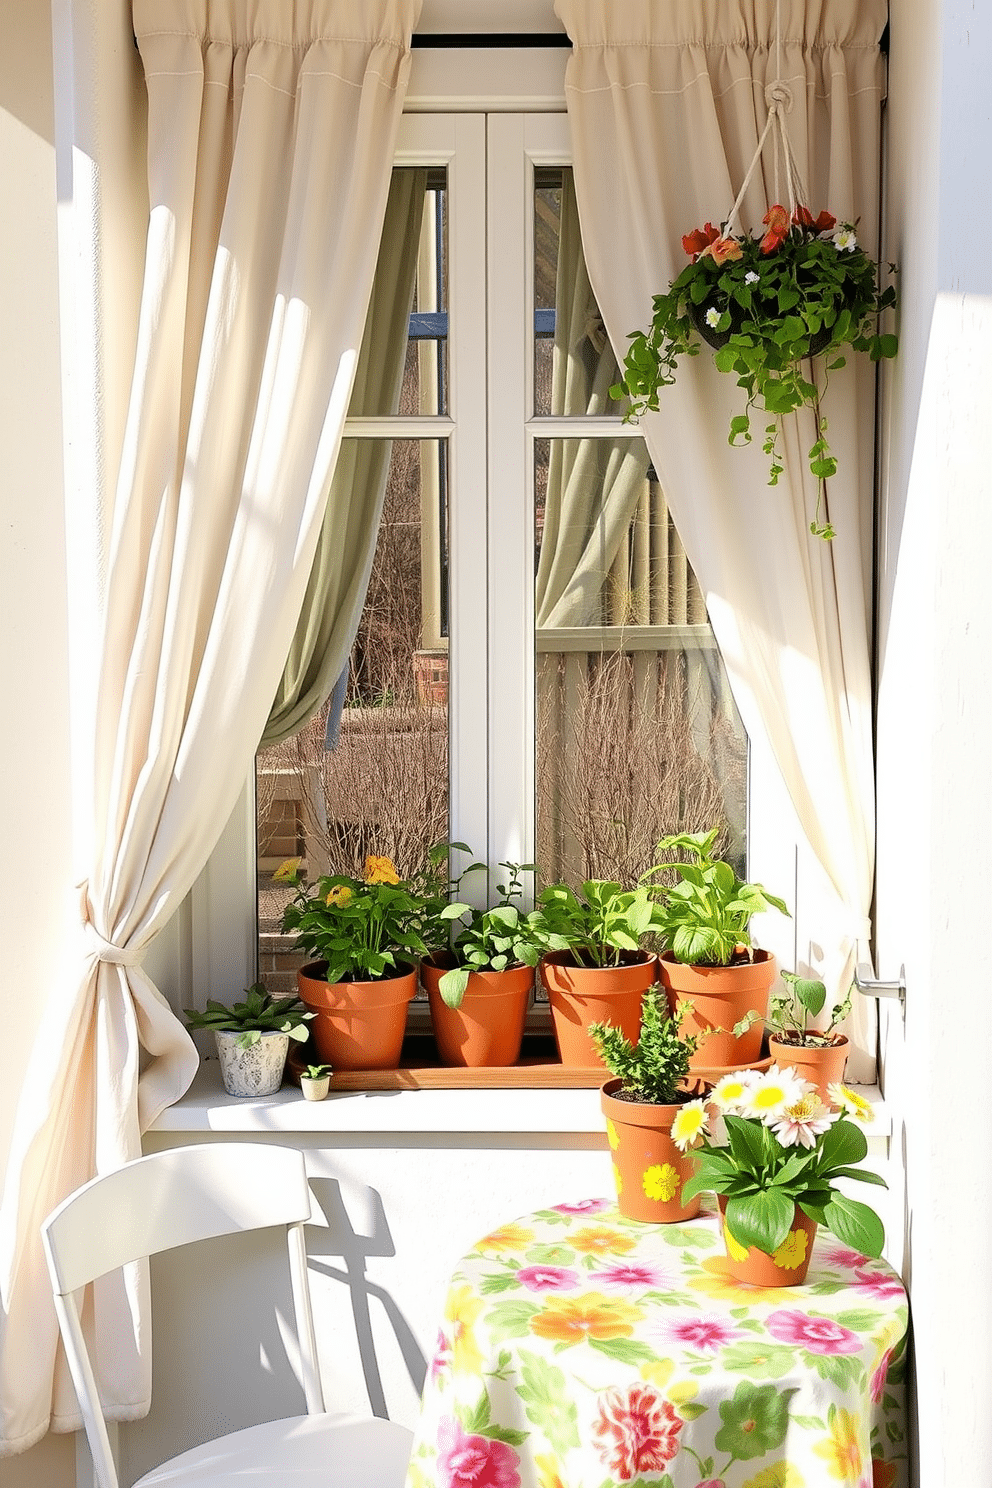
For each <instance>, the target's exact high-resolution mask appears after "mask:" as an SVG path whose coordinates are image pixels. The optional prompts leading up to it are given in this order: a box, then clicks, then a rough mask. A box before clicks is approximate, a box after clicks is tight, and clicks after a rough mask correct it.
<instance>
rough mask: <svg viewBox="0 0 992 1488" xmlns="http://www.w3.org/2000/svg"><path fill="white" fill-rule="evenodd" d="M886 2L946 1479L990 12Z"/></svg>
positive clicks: (911, 760)
mask: <svg viewBox="0 0 992 1488" xmlns="http://www.w3.org/2000/svg"><path fill="white" fill-rule="evenodd" d="M892 11H893V14H892V51H891V59H890V60H891V67H890V100H891V101H890V106H889V129H888V135H889V151H890V160H889V171H888V215H889V251H890V253H891V255H892V256H893V257H895V258H898V260H899V262H900V264H901V269H902V272H901V297H902V309H901V326H900V334H901V347H900V355H899V358H898V360H897V361H896V363H895V364H894V366H893V368H892V371H891V375H890V376H889V378H888V381H887V394H888V397H887V403H888V423H887V441H886V443H887V464H888V486H887V491H886V500H885V503H884V507H883V520H882V528H881V544H880V586H879V587H880V605H879V663H878V676H879V681H878V786H879V808H878V809H879V833H878V849H879V857H878V874H877V885H878V887H877V917H876V924H877V946H878V961H879V965H878V968H877V969H878V971H879V973H880V974H881V975H882V976H889V977H891V976H895V975H897V974H898V971H899V968H900V965H901V964H905V968H906V982H907V1004H906V1017H905V1026H903V1024H902V1020H901V1018H900V1017H899V1016H898V1014H895V1013H894V1014H892V1015H891V1016H890V1018H889V1028H888V1037H887V1048H886V1069H885V1081H886V1084H885V1088H886V1095H887V1097H888V1098H890V1099H891V1102H892V1104H893V1106H894V1107H895V1108H896V1109H897V1110H900V1111H902V1112H903V1113H904V1120H903V1123H902V1126H901V1130H899V1131H897V1133H896V1135H895V1137H894V1141H893V1148H894V1150H895V1151H896V1152H900V1151H901V1152H902V1154H903V1157H904V1164H905V1184H906V1197H907V1226H906V1235H905V1246H906V1276H907V1279H908V1280H909V1282H910V1286H911V1295H912V1298H913V1317H914V1337H915V1347H916V1361H917V1364H916V1368H917V1393H918V1400H919V1411H918V1432H919V1453H918V1458H919V1460H918V1473H919V1482H920V1483H922V1484H923V1485H925V1488H943V1485H945V1484H946V1485H947V1488H951V1485H957V1484H962V1483H977V1482H979V1481H983V1480H984V1477H985V1475H986V1473H987V1469H984V1468H982V1467H979V1466H978V1464H980V1463H986V1464H987V1462H988V1461H989V1459H990V1456H992V1417H990V1414H989V1409H988V1401H989V1396H990V1391H992V1288H990V1286H989V1282H988V1244H987V1241H986V1240H985V1238H984V1237H985V1236H986V1235H987V1233H988V1224H989V1219H990V1217H992V1170H990V1167H989V1164H988V1161H987V1157H986V1154H987V1153H988V1151H989V1149H990V1146H992V1115H990V1113H989V1108H988V1103H987V1102H985V1101H984V1099H983V1098H982V1096H981V1095H980V1094H979V1095H978V1098H977V1100H976V1101H975V1102H974V1104H973V1105H972V1106H970V1107H969V1115H968V1119H967V1125H966V1127H962V1126H961V1125H960V1124H958V1122H957V1121H956V1120H955V1118H954V1117H953V1116H951V1114H950V1112H951V1108H952V1106H957V1108H958V1109H964V1102H965V1101H966V1100H967V1099H968V1097H969V1094H971V1093H972V1092H982V1091H984V1089H985V1088H986V1087H987V1084H988V1080H989V1077H990V1075H992V1038H990V1034H992V1009H990V1000H989V995H988V985H987V981H986V979H985V978H984V977H983V976H982V975H981V972H980V971H979V972H978V975H976V970H977V968H978V967H979V965H980V963H979V961H978V957H977V955H976V952H977V951H978V950H979V948H980V947H981V945H982V942H983V929H984V926H985V925H986V924H987V922H988V916H989V907H988V893H987V889H986V882H987V878H988V866H987V865H988V852H989V843H990V841H992V788H990V772H989V766H988V759H989V748H988V740H989V733H990V726H992V701H990V698H992V694H990V687H989V683H990V676H989V673H990V665H989V658H990V656H992V606H990V604H989V564H988V555H989V554H990V553H992V482H990V477H989V473H988V472H989V462H988V457H987V444H988V431H989V423H990V413H992V363H990V359H989V356H988V345H989V335H990V332H992V263H990V259H989V255H988V252H987V248H986V246H985V245H986V244H987V243H988V240H989V232H990V230H992V199H990V194H989V191H988V180H989V170H988V154H989V145H990V135H992V130H990V113H989V92H988V67H989V62H990V59H992V9H990V8H989V7H988V6H983V5H975V4H972V3H970V0H967V3H966V0H943V3H941V0H893V6H892ZM962 1050H966V1051H967V1054H966V1058H965V1059H962V1057H961V1051H962ZM965 1237H968V1238H967V1239H966V1238H965ZM965 1340H966V1342H965Z"/></svg>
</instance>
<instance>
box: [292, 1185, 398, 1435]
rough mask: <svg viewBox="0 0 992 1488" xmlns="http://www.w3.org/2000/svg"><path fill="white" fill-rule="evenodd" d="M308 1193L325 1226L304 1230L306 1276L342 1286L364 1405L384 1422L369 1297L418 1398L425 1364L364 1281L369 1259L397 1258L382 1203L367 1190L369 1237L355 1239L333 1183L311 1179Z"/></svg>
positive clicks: (391, 1309) (385, 1297) (387, 1300)
mask: <svg viewBox="0 0 992 1488" xmlns="http://www.w3.org/2000/svg"><path fill="white" fill-rule="evenodd" d="M310 1190H311V1193H312V1195H313V1203H314V1206H315V1208H319V1209H320V1211H321V1212H322V1214H323V1216H324V1219H325V1221H326V1228H324V1226H322V1225H319V1224H318V1225H313V1224H311V1225H309V1226H308V1227H307V1252H308V1255H309V1260H310V1270H311V1272H315V1273H319V1274H320V1275H322V1276H326V1277H328V1278H329V1279H330V1280H331V1281H338V1282H341V1283H343V1284H344V1285H345V1286H346V1287H347V1288H348V1290H349V1292H350V1294H351V1309H352V1315H353V1317H354V1320H355V1336H356V1338H357V1340H358V1348H359V1353H360V1356H361V1361H362V1370H363V1373H364V1375H365V1387H366V1389H367V1390H368V1396H369V1405H370V1406H371V1409H372V1413H373V1415H376V1416H382V1417H386V1418H388V1416H389V1411H388V1409H387V1407H386V1396H385V1391H384V1390H383V1386H382V1379H381V1376H380V1373H379V1364H378V1360H377V1357H376V1347H375V1340H374V1337H373V1333H372V1319H371V1315H370V1311H369V1299H370V1297H374V1298H375V1299H376V1301H377V1302H378V1303H379V1304H380V1305H381V1307H382V1309H383V1311H384V1313H385V1315H386V1318H387V1319H388V1321H389V1325H390V1327H391V1328H392V1330H393V1333H394V1335H395V1337H396V1343H397V1346H398V1348H399V1351H400V1354H401V1356H402V1358H403V1362H404V1364H405V1366H406V1370H407V1373H408V1374H409V1376H410V1382H411V1384H412V1386H413V1389H414V1391H415V1393H416V1394H417V1396H418V1397H419V1395H420V1394H421V1393H422V1391H423V1388H424V1379H425V1377H426V1374H427V1360H426V1359H425V1358H424V1355H423V1352H422V1350H421V1348H420V1345H419V1343H418V1342H417V1340H416V1338H415V1337H414V1335H413V1332H412V1331H411V1329H410V1326H409V1324H408V1323H407V1321H406V1318H405V1317H404V1316H403V1313H402V1312H401V1311H400V1309H399V1307H397V1305H396V1302H395V1301H394V1299H393V1297H392V1296H391V1295H390V1294H389V1292H388V1291H386V1290H385V1288H384V1287H381V1286H377V1285H376V1284H375V1283H374V1282H370V1281H369V1279H368V1276H367V1275H366V1261H367V1260H368V1258H369V1257H370V1256H384V1257H390V1256H395V1254H396V1246H395V1244H394V1243H393V1237H392V1235H391V1234H390V1232H389V1225H388V1224H387V1222H386V1211H385V1209H384V1208H383V1204H382V1198H381V1196H380V1195H379V1194H378V1193H377V1191H376V1190H375V1189H368V1190H367V1198H368V1204H369V1211H368V1220H369V1221H370V1223H369V1228H370V1230H371V1234H368V1235H359V1234H358V1233H357V1232H356V1230H355V1228H354V1226H353V1225H352V1223H351V1220H350V1219H349V1217H348V1211H347V1209H346V1208H345V1203H344V1198H343V1196H342V1194H341V1185H340V1183H339V1182H338V1181H337V1179H336V1178H311V1179H310ZM324 1257H327V1258H328V1259H324ZM330 1257H333V1258H334V1259H335V1260H340V1261H342V1262H343V1269H341V1268H340V1267H338V1266H335V1265H332V1264H331V1261H330Z"/></svg>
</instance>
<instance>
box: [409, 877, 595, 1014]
mask: <svg viewBox="0 0 992 1488" xmlns="http://www.w3.org/2000/svg"><path fill="white" fill-rule="evenodd" d="M499 866H500V867H501V868H505V869H506V870H507V875H508V877H507V882H506V883H505V884H502V883H501V884H497V886H496V887H497V890H498V892H499V895H500V899H499V902H498V903H497V904H495V905H493V907H492V908H491V909H473V907H472V906H471V905H469V904H462V903H459V902H458V901H457V900H454V901H452V902H450V903H447V904H445V905H444V906H443V907H442V908H441V909H440V911H439V916H438V917H439V919H440V920H441V921H443V922H444V923H445V926H446V928H450V932H451V934H452V936H453V939H452V942H451V954H452V955H453V956H454V958H455V963H456V964H455V965H454V966H453V967H452V968H451V969H450V970H449V971H446V972H445V973H444V975H443V976H442V977H441V979H440V981H439V983H438V988H439V991H440V993H441V996H442V997H443V998H444V1000H445V1002H446V1003H447V1004H448V1006H449V1007H453V1008H456V1007H459V1006H460V1005H461V1001H462V998H463V997H464V996H465V988H466V987H467V986H468V979H469V976H470V974H471V973H472V972H473V971H506V970H507V969H508V968H509V967H512V966H536V965H537V963H538V961H539V960H540V959H541V957H542V956H543V955H544V953H545V952H546V951H564V950H567V949H568V942H567V941H566V940H565V939H564V938H563V937H562V936H561V935H556V934H555V933H554V932H553V931H551V930H550V929H549V928H548V925H547V923H546V921H545V918H544V915H543V913H542V912H541V911H540V910H539V909H534V910H531V911H530V913H529V914H527V913H524V911H523V910H522V909H521V908H520V906H519V904H517V903H516V901H517V900H518V899H519V898H520V897H521V894H522V893H523V883H522V879H521V875H522V874H524V873H535V872H536V871H537V867H536V864H534V863H500V865H499ZM480 867H481V868H484V867H485V864H473V865H472V867H471V868H467V869H466V870H465V872H466V873H470V872H474V871H476V869H477V868H480ZM462 877H464V874H462V875H461V876H460V878H459V879H457V880H455V884H454V887H455V888H456V889H457V888H458V886H459V885H460V882H461V878H462Z"/></svg>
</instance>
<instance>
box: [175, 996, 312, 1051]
mask: <svg viewBox="0 0 992 1488" xmlns="http://www.w3.org/2000/svg"><path fill="white" fill-rule="evenodd" d="M183 1012H184V1013H185V1014H186V1026H187V1028H209V1029H212V1030H213V1031H214V1032H215V1033H216V1032H222V1033H238V1034H240V1035H241V1036H240V1038H239V1039H238V1044H239V1045H240V1047H241V1048H242V1049H250V1048H251V1046H252V1044H257V1043H258V1041H259V1039H260V1038H261V1036H262V1034H263V1033H288V1034H289V1036H290V1038H291V1039H296V1040H297V1041H298V1042H300V1043H302V1042H303V1040H304V1039H305V1038H306V1037H307V1034H308V1032H309V1030H308V1029H307V1026H306V1020H307V1019H309V1018H312V1017H313V1013H308V1012H305V1011H304V1010H303V1004H302V1002H301V1001H300V999H299V998H298V997H272V996H270V995H269V993H268V992H267V991H266V989H265V983H264V982H255V983H254V985H253V986H251V987H249V988H247V990H246V992H245V1000H244V1002H236V1003H234V1004H233V1005H232V1006H231V1007H227V1006H225V1004H224V1003H222V1002H208V1003H207V1006H206V1008H205V1009H204V1010H203V1011H202V1012H201V1011H200V1009H199V1008H184V1009H183Z"/></svg>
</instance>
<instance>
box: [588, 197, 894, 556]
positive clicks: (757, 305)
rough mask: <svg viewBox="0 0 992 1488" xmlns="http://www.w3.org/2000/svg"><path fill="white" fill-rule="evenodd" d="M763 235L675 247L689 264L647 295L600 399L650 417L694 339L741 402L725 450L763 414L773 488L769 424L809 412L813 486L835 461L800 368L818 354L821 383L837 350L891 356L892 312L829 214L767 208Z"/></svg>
mask: <svg viewBox="0 0 992 1488" xmlns="http://www.w3.org/2000/svg"><path fill="white" fill-rule="evenodd" d="M763 226H764V228H765V232H764V233H763V234H761V235H757V236H752V235H751V234H749V233H741V234H732V233H729V232H728V231H727V224H723V225H722V226H721V227H719V228H715V227H714V226H713V224H712V223H710V222H707V224H706V226H705V227H702V228H696V229H695V230H694V231H693V232H691V233H688V234H687V235H686V236H685V237H683V239H682V246H683V248H684V249H685V252H686V253H687V254H688V255H689V262H688V263H687V264H686V266H685V268H684V269H682V271H681V273H680V274H679V275H678V276H677V277H676V278H675V279H674V280H673V281H672V283H671V284H670V285H669V288H668V291H667V293H666V294H660V295H655V297H654V301H653V307H654V313H653V316H652V320H651V325H650V327H649V329H648V330H646V331H633V332H631V337H630V347H629V348H628V351H627V356H626V359H625V362H624V378H623V381H622V382H620V383H617V384H616V385H615V386H614V387H613V388H611V389H610V392H611V396H613V397H614V398H621V397H628V398H630V400H631V402H630V408H629V411H628V413H627V415H626V417H627V419H628V420H629V419H631V418H636V417H637V416H638V415H639V414H641V413H643V412H645V411H646V410H649V409H657V407H658V393H659V391H660V389H661V388H663V387H667V386H670V385H671V384H672V383H674V381H675V378H676V374H677V370H678V360H679V358H680V357H682V356H698V354H699V351H700V339H702V340H703V341H705V342H707V343H708V344H709V345H710V347H712V348H713V351H714V362H715V364H716V367H717V369H718V371H720V372H729V373H732V374H734V375H735V376H736V378H737V384H738V386H739V387H741V388H743V390H744V393H745V406H744V411H743V413H740V414H737V415H735V416H734V418H732V419H731V421H730V443H731V444H738V443H745V444H747V443H750V440H751V413H752V412H753V411H754V410H760V411H762V412H764V413H766V414H770V415H771V421H770V422H769V423H768V424H767V425H766V427H765V442H764V445H763V449H764V451H765V453H766V454H767V455H768V457H769V460H770V470H769V484H770V485H775V484H776V483H777V481H778V478H779V476H780V475H781V473H782V464H781V457H780V454H779V449H778V433H779V420H780V419H781V418H782V417H783V416H784V415H785V414H788V413H794V412H795V411H796V410H797V409H799V408H802V407H804V406H805V407H809V408H811V409H812V410H813V413H814V417H815V420H816V438H815V440H814V443H813V445H812V447H811V448H810V451H809V455H808V460H809V468H810V471H811V472H812V474H813V475H814V476H815V477H816V478H817V479H818V480H820V481H822V480H825V479H826V478H827V477H829V476H831V475H833V474H834V473H835V471H836V469H837V461H836V458H835V457H834V455H833V454H832V453H831V451H830V447H829V445H828V443H827V438H826V431H827V424H826V420H825V419H824V418H823V417H822V415H821V413H820V390H819V389H818V388H817V385H816V383H815V381H814V380H813V378H812V374H811V372H810V370H809V369H808V367H807V361H808V359H809V358H810V357H814V356H821V355H823V356H825V357H826V363H825V369H826V372H827V373H830V372H833V371H836V370H837V369H839V368H840V367H843V366H844V362H845V358H844V356H843V354H842V351H843V348H845V347H850V348H851V350H852V351H858V352H866V353H867V354H868V356H869V357H870V358H871V360H872V361H873V362H877V361H879V360H880V359H881V358H883V357H893V356H895V354H896V350H897V348H898V341H897V338H896V337H895V336H894V335H891V334H882V333H880V331H879V326H878V320H879V316H880V315H881V313H882V312H883V311H884V310H887V309H888V308H889V307H891V306H893V305H894V304H895V302H896V294H895V289H894V288H893V287H892V286H891V285H889V286H887V287H886V288H885V289H882V288H881V287H880V285H879V282H878V266H877V264H876V263H875V261H874V260H873V259H872V258H870V257H869V255H868V254H867V253H866V252H865V251H864V249H863V248H862V247H861V246H860V244H859V243H858V240H857V231H856V228H857V224H855V223H849V222H847V223H845V222H841V223H839V222H838V221H837V220H836V218H835V217H833V216H832V215H831V214H830V213H829V212H820V213H819V215H818V216H817V217H814V216H813V214H812V212H811V211H810V210H809V208H808V207H806V206H797V207H796V209H795V210H794V211H793V213H792V215H791V217H790V214H789V212H788V210H787V209H786V208H785V207H783V206H781V205H775V206H773V207H771V208H770V210H769V211H768V212H767V213H766V215H765V217H764V219H763ZM894 267H895V266H894V265H890V266H889V268H890V272H891V271H893V270H894ZM821 490H822V488H821ZM810 528H811V531H812V532H814V533H815V534H816V535H817V536H820V537H833V535H834V533H833V528H832V527H831V526H830V524H829V522H826V523H821V522H820V521H819V515H817V518H815V519H814V521H813V522H812V523H811V524H810Z"/></svg>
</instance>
